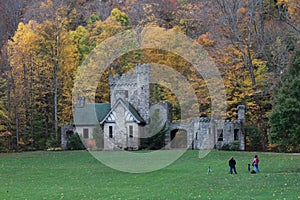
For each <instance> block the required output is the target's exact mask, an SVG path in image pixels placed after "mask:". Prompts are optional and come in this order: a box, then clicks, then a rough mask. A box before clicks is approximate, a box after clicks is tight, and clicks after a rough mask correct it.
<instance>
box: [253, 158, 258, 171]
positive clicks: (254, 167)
mask: <svg viewBox="0 0 300 200" xmlns="http://www.w3.org/2000/svg"><path fill="white" fill-rule="evenodd" d="M258 163H259V159H258V156H257V155H255V156H254V159H253V170H254V171H255V172H256V173H258V172H259V169H258Z"/></svg>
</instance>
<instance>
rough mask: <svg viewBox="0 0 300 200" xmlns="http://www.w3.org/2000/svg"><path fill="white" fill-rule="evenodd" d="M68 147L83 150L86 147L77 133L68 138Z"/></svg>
mask: <svg viewBox="0 0 300 200" xmlns="http://www.w3.org/2000/svg"><path fill="white" fill-rule="evenodd" d="M67 149H68V150H82V149H85V147H84V145H83V143H82V141H81V138H80V136H79V135H78V134H77V133H75V134H73V135H72V136H70V137H69V139H68V140H67Z"/></svg>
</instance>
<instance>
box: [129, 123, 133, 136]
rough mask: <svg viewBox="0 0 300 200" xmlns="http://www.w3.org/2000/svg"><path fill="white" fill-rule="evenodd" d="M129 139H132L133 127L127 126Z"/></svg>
mask: <svg viewBox="0 0 300 200" xmlns="http://www.w3.org/2000/svg"><path fill="white" fill-rule="evenodd" d="M129 137H130V138H133V126H129Z"/></svg>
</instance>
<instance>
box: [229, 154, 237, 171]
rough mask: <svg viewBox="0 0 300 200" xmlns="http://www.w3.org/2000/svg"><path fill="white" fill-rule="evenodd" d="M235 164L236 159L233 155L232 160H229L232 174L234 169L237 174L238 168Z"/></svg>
mask: <svg viewBox="0 0 300 200" xmlns="http://www.w3.org/2000/svg"><path fill="white" fill-rule="evenodd" d="M235 165H236V161H235V160H234V158H233V157H231V158H230V160H229V167H230V174H232V170H233V171H234V173H235V174H236V168H235Z"/></svg>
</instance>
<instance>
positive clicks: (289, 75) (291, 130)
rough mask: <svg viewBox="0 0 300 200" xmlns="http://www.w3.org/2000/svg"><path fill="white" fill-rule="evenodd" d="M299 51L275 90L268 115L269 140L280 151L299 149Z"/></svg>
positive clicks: (296, 150) (297, 150)
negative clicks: (269, 125) (269, 126)
mask: <svg viewBox="0 0 300 200" xmlns="http://www.w3.org/2000/svg"><path fill="white" fill-rule="evenodd" d="M299 99H300V51H296V53H295V55H294V57H293V60H292V62H291V65H290V67H289V68H288V71H287V72H286V73H285V74H283V75H282V77H281V81H280V82H279V83H278V87H277V89H276V90H275V94H274V100H273V110H272V113H271V115H270V124H271V131H270V136H271V141H272V143H275V144H278V146H279V150H280V151H285V152H290V151H295V152H299V151H300V148H299V147H300V137H299V136H300V120H299V116H300V101H299Z"/></svg>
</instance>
